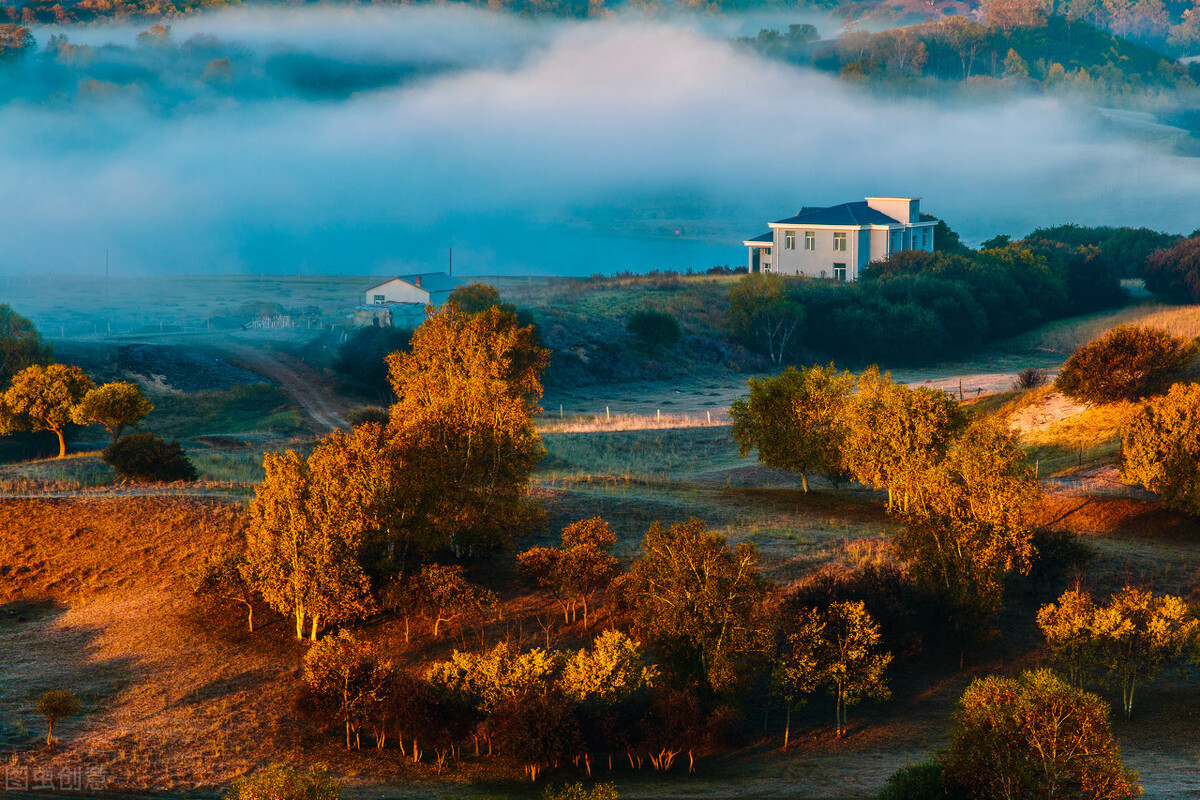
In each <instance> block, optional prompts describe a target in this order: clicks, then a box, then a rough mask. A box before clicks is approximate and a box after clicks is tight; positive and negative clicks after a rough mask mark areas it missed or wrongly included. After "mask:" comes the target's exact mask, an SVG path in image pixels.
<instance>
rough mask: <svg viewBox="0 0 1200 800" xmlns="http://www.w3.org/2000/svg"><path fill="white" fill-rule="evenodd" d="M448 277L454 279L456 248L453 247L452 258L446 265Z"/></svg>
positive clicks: (451, 250)
mask: <svg viewBox="0 0 1200 800" xmlns="http://www.w3.org/2000/svg"><path fill="white" fill-rule="evenodd" d="M446 275H447V277H450V278H453V277H454V248H453V247H451V248H450V258H449V261H448V262H447V265H446Z"/></svg>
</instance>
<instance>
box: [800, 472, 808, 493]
mask: <svg viewBox="0 0 1200 800" xmlns="http://www.w3.org/2000/svg"><path fill="white" fill-rule="evenodd" d="M800 485H801V486H803V487H804V493H805V494H808V474H807V473H805V472H804V471H803V470H801V471H800Z"/></svg>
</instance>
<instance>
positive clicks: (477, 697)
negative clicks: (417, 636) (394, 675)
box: [428, 642, 563, 712]
mask: <svg viewBox="0 0 1200 800" xmlns="http://www.w3.org/2000/svg"><path fill="white" fill-rule="evenodd" d="M562 663H563V655H562V653H561V652H559V651H557V650H549V651H548V650H543V649H541V648H536V649H534V650H530V651H529V652H527V653H519V654H518V653H516V652H514V651H513V649H512V647H510V646H509V644H508V642H500V643H498V644H497V645H496V646H495V647H493V648H492V649H491V650H489V651H488V652H486V653H463V652H460V651H458V650H455V651H454V652H453V653H452V654H451V656H450V660H449V661H441V662H438V663H436V664H434V665H433V666H432V667H430V669H429V674H428V679H429V682H430V683H431V684H433V685H434V686H437V687H440V688H442V689H443V690H446V691H449V692H453V693H455V694H460V695H463V696H466V697H468V698H471V699H472V700H473V701H474V703H475V704H476V705H477V706H478V707H479V708H480V709H482V710H484V711H487V712H490V711H492V710H494V709H495V708H496V707H497V706H498V705H500V704H501V703H503V702H504V701H505V700H508V699H510V698H513V697H518V696H520V695H523V694H525V693H526V692H530V691H534V690H536V689H539V688H542V689H544V688H547V687H548V685H549V682H550V679H551V677H552V676H553V674H554V673H555V672H557V671H558V670H559V669H561V667H562Z"/></svg>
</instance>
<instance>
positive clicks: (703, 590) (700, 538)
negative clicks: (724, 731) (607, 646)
mask: <svg viewBox="0 0 1200 800" xmlns="http://www.w3.org/2000/svg"><path fill="white" fill-rule="evenodd" d="M770 586H771V584H770V582H769V581H768V580H767V579H766V578H764V577H763V576H762V574H761V573H760V572H759V569H758V552H757V551H756V550H755V548H754V545H753V544H752V543H751V542H739V543H738V545H737V547H736V548H731V547H730V546H729V543H728V542H727V541H726V539H725V537H724V536H722V535H721V534H719V533H713V532H711V531H708V530H706V529H705V527H704V523H703V522H701V521H700V520H698V519H691V520H688V521H687V522H683V523H676V524H674V525H672V526H671V527H670V528H666V527H664V526H663V525H662V524H660V523H658V522H655V523H654V524H653V525H651V526H650V529H649V530H648V531H647V532H646V537H645V539H643V541H642V558H641V559H640V560H638V561H636V562H634V564H633V566H632V567H631V568H630V571H629V579H628V582H627V584H626V587H625V588H626V592H627V595H628V597H627V600H628V602H629V603H630V605H631V606H632V608H633V610H634V624H635V628H636V629H637V630H638V631H639V632H640V633H641V634H642V635H643V636H644V637H645V638H646V640H648V641H649V642H651V643H652V644H653V645H654V647H655V650H656V652H657V654H658V656H659V659H660V660H661V661H662V662H663V663H665V664H669V665H670V672H671V673H673V674H674V675H675V676H676V677H677V679H680V680H681V681H686V682H690V683H694V684H696V685H698V686H700V687H701V688H702V689H712V690H715V691H717V692H726V691H731V690H733V689H735V688H736V687H738V686H740V685H742V684H743V683H744V681H746V680H747V679H748V678H749V677H750V675H751V674H752V672H753V670H752V667H753V666H754V665H755V663H756V662H758V661H760V660H762V659H764V658H765V657H766V656H767V650H768V648H769V646H770V641H769V637H770V631H769V630H768V627H767V622H766V615H765V614H764V609H763V603H764V602H765V600H766V598H767V595H768V593H769V591H770Z"/></svg>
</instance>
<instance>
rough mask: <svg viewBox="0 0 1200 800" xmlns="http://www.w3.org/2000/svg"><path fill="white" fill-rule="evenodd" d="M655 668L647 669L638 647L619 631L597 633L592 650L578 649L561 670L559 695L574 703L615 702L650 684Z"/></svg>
mask: <svg viewBox="0 0 1200 800" xmlns="http://www.w3.org/2000/svg"><path fill="white" fill-rule="evenodd" d="M657 677H658V670H657V668H656V667H653V666H647V665H646V663H645V660H644V656H643V654H642V649H641V644H640V643H639V642H638V641H637V640H635V639H630V638H629V637H628V636H626V635H625V634H623V633H621V632H620V631H615V630H610V631H605V632H604V633H601V634H600V635H599V636H597V637H596V641H595V642H593V643H592V649H591V650H587V649H583V650H579V651H577V652H576V653H575V655H573V656H571V657H570V658H569V659H568V660H567V662H566V664H565V666H564V667H563V674H562V679H561V681H560V685H561V687H562V691H563V693H564V694H565V695H566V696H567V697H569V698H571V699H573V700H576V701H578V702H581V703H582V702H589V701H600V702H603V703H616V702H619V701H620V700H623V699H624V698H626V697H629V696H630V695H632V694H634V693H635V692H637V691H639V690H641V689H643V688H649V687H651V686H653V685H654V681H655V680H656V679H657Z"/></svg>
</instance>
